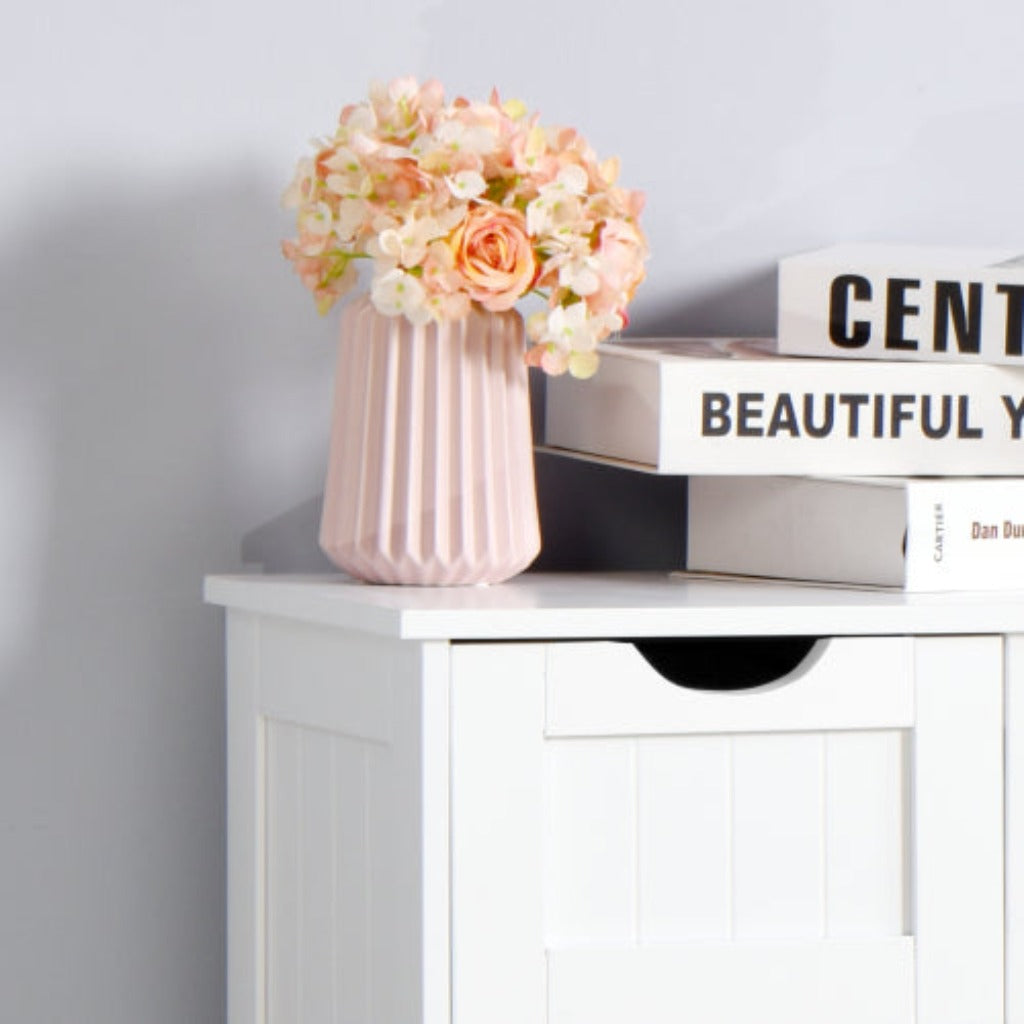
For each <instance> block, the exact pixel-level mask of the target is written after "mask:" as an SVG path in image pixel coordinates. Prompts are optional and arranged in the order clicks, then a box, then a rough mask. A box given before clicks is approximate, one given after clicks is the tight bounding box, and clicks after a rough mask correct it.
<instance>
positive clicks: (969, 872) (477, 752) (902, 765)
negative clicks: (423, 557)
mask: <svg viewBox="0 0 1024 1024" xmlns="http://www.w3.org/2000/svg"><path fill="white" fill-rule="evenodd" d="M890 641H891V642H890ZM509 650H510V649H509V648H502V646H501V645H494V647H492V648H489V647H488V645H480V647H479V648H478V654H477V655H476V656H475V659H474V662H473V665H472V673H471V676H470V675H466V676H465V677H463V676H462V675H460V673H458V672H456V673H455V675H454V676H453V703H454V704H455V706H457V704H458V693H459V691H460V689H461V690H463V691H465V692H467V693H468V692H471V691H472V692H473V693H474V694H475V699H476V701H477V702H478V703H479V704H481V705H484V704H486V708H487V710H486V712H485V711H484V710H483V709H480V719H479V720H480V721H481V722H489V723H490V727H491V729H492V730H497V729H502V730H504V728H505V724H504V723H506V722H514V723H515V729H516V731H517V735H518V736H519V739H518V740H517V741H516V743H517V752H516V753H515V754H514V755H513V756H518V757H525V758H527V759H528V763H526V764H525V769H524V770H525V776H524V777H525V778H528V779H531V780H536V789H535V791H533V795H532V796H526V797H525V798H524V794H523V793H522V792H521V791H517V793H518V795H517V799H518V800H519V801H520V802H519V803H518V804H517V807H518V811H517V813H516V815H515V816H514V820H513V818H511V817H510V818H509V819H508V820H507V822H506V823H505V825H507V828H508V829H509V830H515V831H514V834H513V832H512V831H509V832H507V833H505V834H503V833H502V827H503V825H502V822H501V821H496V820H495V819H494V817H493V815H492V816H491V817H489V818H488V819H487V820H488V828H487V834H486V841H483V840H481V839H479V837H478V838H477V840H475V841H474V843H464V842H463V841H462V839H460V838H458V837H460V836H463V835H464V834H465V835H471V834H474V833H477V832H479V831H480V830H479V829H478V828H477V827H476V826H474V825H473V824H472V823H471V821H470V820H469V817H468V816H469V815H470V814H471V812H472V810H473V808H474V806H476V803H474V800H473V799H464V798H459V796H458V793H459V789H460V787H464V786H465V785H466V783H465V782H460V781H458V780H460V779H465V778H470V779H472V785H471V789H472V791H474V792H479V793H485V792H486V793H490V794H492V796H493V798H494V799H496V800H498V801H501V800H502V792H503V791H505V792H509V791H510V789H511V790H514V789H515V787H514V784H513V783H512V782H511V781H510V778H511V773H510V772H509V769H508V765H507V763H506V762H505V761H504V759H503V755H504V753H505V752H507V751H508V749H509V748H508V747H507V741H506V740H502V741H500V742H499V743H497V745H496V746H495V747H494V748H493V749H489V744H487V743H484V742H481V741H477V742H475V743H466V744H463V745H462V746H461V750H462V754H463V755H465V756H460V754H459V749H460V748H459V746H458V745H456V742H455V741H456V739H457V736H458V734H459V731H460V730H464V731H465V730H468V729H469V728H470V719H471V718H472V717H473V716H467V717H466V718H465V720H461V716H460V715H458V714H455V715H453V722H454V723H455V724H454V726H453V762H452V771H453V778H454V779H455V780H456V781H455V783H454V786H455V789H454V793H455V797H454V798H453V805H452V827H453V842H454V843H455V844H456V848H458V849H460V850H461V851H462V854H461V856H462V858H463V859H462V861H461V863H462V864H463V865H465V864H466V863H468V862H470V861H471V860H472V859H473V858H474V857H476V856H484V855H486V858H487V871H488V872H489V873H490V875H491V877H493V878H500V879H501V893H502V895H501V900H502V901H503V902H504V903H507V904H509V905H519V904H525V905H530V901H531V900H532V899H534V898H535V897H534V887H535V886H536V884H537V878H536V861H535V860H534V857H535V856H536V851H538V850H539V851H540V852H541V858H542V863H543V870H542V880H543V883H542V888H543V892H542V896H543V912H542V914H540V915H539V917H538V918H537V923H536V925H535V927H536V929H537V933H536V934H533V933H529V934H528V929H527V930H526V931H521V932H520V933H519V934H520V938H519V940H517V941H518V945H519V947H520V948H519V951H518V952H517V953H516V954H515V963H516V964H517V965H518V967H517V969H518V970H519V972H520V973H519V975H518V977H520V978H524V977H525V978H528V979H530V980H529V986H530V987H531V990H534V991H535V990H536V989H537V987H538V986H539V987H540V989H541V991H546V993H547V1000H546V1007H547V1008H546V1010H544V1011H542V1012H541V1013H540V1014H539V1015H537V1014H536V1013H535V1014H534V1015H531V1016H520V1018H519V1019H521V1020H526V1019H529V1020H530V1021H533V1020H537V1021H543V1022H545V1024H583V1022H584V1021H586V1022H587V1024H633V1022H634V1021H636V1020H643V1021H644V1024H662V1022H664V1024H668V1022H669V1021H672V1022H673V1024H674V1022H676V1021H678V1020H680V1019H696V1020H700V1021H701V1022H702V1024H705V1022H711V1024H714V1022H716V1021H719V1020H721V1021H723V1022H724V1021H729V1022H730V1024H734V1022H742V1021H745V1020H749V1021H751V1022H754V1021H756V1022H757V1024H765V1022H769V1024H770V1022H771V1021H775V1020H779V1021H782V1020H785V1021H787V1024H789V1022H791V1021H793V1020H810V1019H818V1020H828V1021H829V1022H830V1024H837V1022H839V1024H843V1022H846V1021H849V1022H850V1024H852V1022H853V1021H858V1022H861V1021H864V1020H871V1021H872V1022H877V1021H882V1022H891V1024H947V1022H948V1024H954V1022H955V1021H960V1020H971V1021H972V1022H978V1024H1001V1021H1002V998H1003V997H1002V987H1003V966H1002V944H1003V926H1002V873H1003V872H1002V852H1001V850H1002V774H1001V773H1002V767H1001V766H1002V728H1003V722H1002V693H1001V691H1002V642H1001V640H1000V639H998V638H984V637H982V638H975V637H967V638H945V637H936V638H929V639H924V640H911V639H909V638H888V640H885V641H873V640H859V639H856V638H854V639H850V640H848V641H847V642H844V643H843V644H842V645H839V646H834V647H831V648H830V650H831V651H832V654H833V655H835V657H834V658H833V660H832V661H831V662H828V661H827V660H824V659H822V660H819V661H818V662H817V665H816V667H815V668H814V671H813V672H809V673H808V674H807V675H806V676H805V677H801V680H800V681H799V686H798V687H797V688H795V689H793V690H791V691H790V692H789V695H788V696H786V698H785V699H784V700H782V699H773V700H765V699H763V698H766V697H768V696H769V693H770V692H775V693H776V694H781V693H783V692H785V686H783V687H781V688H778V687H777V688H775V690H774V691H764V692H761V693H751V694H739V693H731V694H689V693H686V692H682V693H680V691H678V690H676V689H675V688H672V687H671V686H670V685H669V684H666V683H665V682H664V680H661V679H660V678H656V674H654V675H653V676H652V675H650V674H649V673H650V672H653V670H650V669H649V666H646V665H643V666H641V665H639V664H638V663H637V662H636V661H635V660H634V657H633V656H634V655H635V652H634V651H631V650H630V648H629V647H628V646H624V645H612V644H603V643H595V644H566V645H559V644H551V645H547V658H546V659H544V662H543V663H542V664H540V665H538V662H537V660H536V659H535V658H533V657H532V655H531V659H530V665H529V671H528V673H526V675H528V676H529V682H528V683H526V682H525V676H524V673H523V672H522V671H520V672H517V673H516V685H515V686H513V687H512V688H511V689H509V687H508V686H507V685H502V684H500V683H498V682H496V681H494V682H493V685H492V680H494V679H495V678H496V674H497V673H499V672H502V671H505V669H503V668H501V666H502V665H503V664H504V663H505V658H506V655H507V654H508V652H509ZM535 650H536V648H531V651H535ZM622 650H625V651H626V653H625V654H622V653H621V651H622ZM610 652H611V653H610ZM616 652H617V653H616ZM837 652H838V653H842V658H838V653H837ZM861 655H863V657H861ZM462 657H463V658H465V655H463V656H462ZM837 659H838V660H837ZM517 660H518V663H519V664H520V666H521V668H522V667H524V666H525V662H524V660H523V658H522V657H521V656H520V657H518V658H517ZM463 664H464V667H465V668H467V669H469V668H470V661H469V660H464V662H463ZM591 671H592V674H591V675H587V673H588V672H591ZM623 673H624V674H623ZM538 677H540V678H543V680H544V683H543V691H544V693H545V694H546V697H545V699H544V701H543V703H544V708H543V710H542V711H541V712H539V713H538V711H537V683H536V680H537V678H538ZM505 680H506V684H507V683H509V682H510V681H511V679H510V677H509V676H508V675H507V674H506V676H505ZM478 687H484V689H478ZM638 687H639V689H638ZM666 687H668V688H667V689H666ZM861 691H863V693H864V694H865V703H864V705H863V706H862V705H861V703H860V702H859V700H858V695H859V693H860V692H861ZM890 691H891V692H890ZM485 693H487V694H489V697H486V698H485V697H484V694H485ZM638 694H639V695H638ZM491 701H493V702H495V703H491ZM523 701H529V702H530V705H531V711H530V714H529V715H522V714H519V713H517V712H514V711H513V709H514V708H515V706H516V705H517V704H520V703H521V702H523ZM866 708H867V709H868V710H865V709H866ZM538 717H540V718H543V722H540V721H537V720H536V719H537V718H538ZM460 720H461V724H460ZM531 721H532V722H533V724H532V725H531V724H530V722H531ZM531 729H534V730H536V731H537V733H539V734H542V735H543V737H544V738H543V740H542V741H541V742H540V743H537V741H536V740H537V737H536V736H531V735H530V730H531ZM496 758H497V759H498V760H497V761H496V760H495V759H496ZM476 799H477V800H478V801H482V799H483V798H482V797H481V798H476ZM530 830H535V832H534V833H532V834H531V831H530ZM526 850H529V851H531V855H530V857H529V858H528V859H527V865H526V867H523V866H522V865H520V864H519V863H518V861H519V858H520V857H521V856H522V854H523V851H526ZM475 870H476V871H479V870H480V868H479V867H478V868H477V869H475ZM472 875H473V872H470V877H472ZM453 886H454V897H455V899H456V905H457V906H458V905H459V901H460V900H461V902H462V904H463V906H465V905H467V904H468V902H469V901H470V900H471V898H472V892H471V891H470V890H469V889H468V888H466V886H465V884H464V881H463V879H462V877H461V872H460V870H459V862H456V865H455V874H454V876H453ZM459 893H462V895H461V896H460V895H459ZM488 920H491V921H493V920H496V918H495V917H494V916H490V917H489V918H488ZM518 920H519V921H520V923H521V922H522V917H521V915H520V916H519V918H518ZM486 934H487V930H486V922H485V919H484V916H483V915H479V914H477V915H473V914H467V913H460V914H457V915H456V916H455V917H454V918H453V942H454V944H455V949H456V953H455V957H456V961H457V960H458V957H459V953H458V950H459V949H460V948H461V947H463V946H466V947H468V948H470V949H477V950H479V949H481V948H490V949H491V950H496V951H497V952H496V954H495V956H494V957H492V958H491V959H492V960H499V961H500V960H503V959H504V958H506V957H509V956H512V955H513V953H512V950H511V949H509V948H508V947H507V946H506V945H504V939H503V938H502V939H498V940H495V939H494V938H493V935H492V936H491V937H490V939H489V941H490V946H489V947H488V946H487V945H486V942H485V935H486ZM481 943H484V945H481ZM474 955H475V956H477V957H478V958H480V954H474ZM541 959H543V960H544V962H545V963H546V970H541V968H540V967H539V966H538V964H539V961H540V960H541ZM498 970H499V973H500V971H501V970H502V968H498ZM489 977H490V978H491V981H492V982H495V983H497V982H499V981H500V980H501V979H499V978H496V977H495V976H494V969H492V970H491V972H490V974H489ZM541 977H542V980H541V981H538V978H541ZM505 983H506V984H513V982H512V978H511V976H509V977H507V978H505ZM454 984H455V989H454V991H455V992H456V993H457V992H458V991H460V986H463V987H465V986H468V985H469V983H468V981H467V980H466V979H465V978H463V980H462V981H461V982H460V981H459V974H458V972H456V975H455V981H454ZM954 989H955V991H954ZM495 990H496V989H494V988H492V989H491V991H495ZM537 1001H539V997H536V996H535V999H534V1002H535V1003H536V1002H537ZM466 1005H467V1006H468V1004H466ZM475 1005H476V1006H477V1007H482V1006H483V996H482V994H481V995H480V998H479V999H478V1001H477V1003H476V1004H475ZM474 1019H475V1018H474V1017H473V1016H472V1015H470V1014H463V1013H460V1003H459V1001H458V1000H456V1002H455V1017H454V1020H455V1024H473V1021H474ZM510 1020H511V1018H510Z"/></svg>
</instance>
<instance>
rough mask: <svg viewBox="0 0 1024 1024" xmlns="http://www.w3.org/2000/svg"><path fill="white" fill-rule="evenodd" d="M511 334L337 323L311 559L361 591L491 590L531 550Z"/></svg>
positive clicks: (519, 371)
mask: <svg viewBox="0 0 1024 1024" xmlns="http://www.w3.org/2000/svg"><path fill="white" fill-rule="evenodd" d="M523 351H524V336H523V321H522V317H521V316H520V315H519V313H518V312H516V311H514V310H511V311H509V312H506V313H486V312H483V311H481V310H477V309H473V310H472V311H471V312H470V314H469V316H468V317H467V318H466V319H465V320H462V321H458V322H454V323H447V324H435V323H430V324H427V325H425V326H414V325H413V324H411V323H409V321H408V320H406V319H405V317H389V316H384V315H383V314H381V313H378V312H377V310H376V309H375V308H374V307H373V305H372V303H371V302H370V300H369V297H368V296H360V297H358V298H356V299H354V300H352V301H351V302H349V303H348V304H347V305H346V307H345V308H344V309H343V311H342V315H341V340H340V346H339V351H338V364H337V373H336V379H335V394H334V411H333V422H332V427H331V441H330V453H329V461H328V468H327V482H326V486H325V489H324V505H323V515H322V519H321V523H320V546H321V548H322V549H323V551H324V552H325V554H326V555H327V556H328V558H330V559H331V561H332V562H334V564H335V565H337V566H338V567H339V568H341V569H344V570H345V571H346V572H348V573H350V574H351V575H353V576H355V577H357V578H359V579H362V580H366V581H368V582H372V583H407V584H421V585H450V584H468V583H499V582H501V581H502V580H507V579H509V578H510V577H511V576H514V575H515V574H516V573H518V572H521V571H522V570H523V569H525V568H526V567H527V566H528V565H529V564H530V562H532V561H533V559H534V558H535V557H536V556H537V553H538V551H539V550H540V529H539V525H538V518H537V497H536V485H535V482H534V475H533V440H532V431H531V427H530V398H529V381H528V377H527V373H528V371H527V368H526V366H525V364H524V362H523Z"/></svg>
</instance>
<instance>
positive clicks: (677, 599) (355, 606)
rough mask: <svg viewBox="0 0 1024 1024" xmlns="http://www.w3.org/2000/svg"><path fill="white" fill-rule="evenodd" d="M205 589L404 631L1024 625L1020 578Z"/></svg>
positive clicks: (782, 631)
mask: <svg viewBox="0 0 1024 1024" xmlns="http://www.w3.org/2000/svg"><path fill="white" fill-rule="evenodd" d="M204 596H205V599H206V600H207V601H208V602H209V603H211V604H216V605H223V606H225V607H227V608H230V609H236V610H240V611H247V612H252V613H255V614H260V615H271V616H279V617H284V618H290V619H299V620H303V621H306V622H312V623H320V624H323V625H333V626H339V627H342V628H347V629H354V630H361V631H365V632H369V633H376V634H382V635H385V636H392V637H397V638H402V639H410V640H527V639H571V638H579V639H589V638H630V637H643V636H648V637H650V636H759V635H761V636H767V635H805V636H843V635H882V634H936V633H946V634H968V633H971V634H977V633H995V634H1002V633H1024V590H1020V591H1007V592H996V593H981V592H978V593H973V592H972V593H966V592H964V593H948V594H904V593H901V592H892V591H885V590H867V589H864V590H854V589H845V588H838V587H822V586H802V585H796V584H789V583H766V582H763V581H754V580H716V579H706V578H705V579H701V578H693V577H688V576H685V575H682V574H665V573H524V574H523V575H521V576H518V577H517V578H515V579H514V580H511V581H509V582H508V583H503V584H501V585H499V586H489V587H488V586H480V587H391V586H377V585H372V584H364V583H359V582H356V581H353V580H351V579H349V578H347V577H345V576H342V575H337V576H333V575H322V576H276V575H275V576H271V575H245V576H209V577H207V579H206V581H205V588H204Z"/></svg>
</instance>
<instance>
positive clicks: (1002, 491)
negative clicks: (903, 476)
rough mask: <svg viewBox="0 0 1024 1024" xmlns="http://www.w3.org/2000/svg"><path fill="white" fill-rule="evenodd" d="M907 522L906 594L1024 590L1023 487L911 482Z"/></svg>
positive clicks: (986, 482)
mask: <svg viewBox="0 0 1024 1024" xmlns="http://www.w3.org/2000/svg"><path fill="white" fill-rule="evenodd" d="M907 520H908V527H907V568H906V572H907V582H906V588H907V589H908V590H914V591H940V590H942V591H950V590H997V589H998V590H1003V589H1013V588H1021V587H1024V481H1020V480H1006V481H999V480H976V481H966V480H961V481H944V480H934V481H913V482H912V483H911V485H910V486H909V487H908V491H907Z"/></svg>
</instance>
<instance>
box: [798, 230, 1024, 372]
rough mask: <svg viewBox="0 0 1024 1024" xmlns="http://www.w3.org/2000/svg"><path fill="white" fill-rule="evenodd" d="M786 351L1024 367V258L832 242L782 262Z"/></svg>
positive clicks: (999, 252) (986, 251) (1002, 251)
mask: <svg viewBox="0 0 1024 1024" xmlns="http://www.w3.org/2000/svg"><path fill="white" fill-rule="evenodd" d="M778 269H779V281H778V338H779V351H780V352H783V353H786V354H788V355H801V356H827V357H830V358H846V359H849V358H853V359H904V360H907V359H909V360H939V361H953V362H981V363H1004V364H1008V365H1015V366H1021V365H1024V252H1022V251H1021V250H1014V249H1008V248H995V247H993V248H939V247H930V246H909V245H871V244H863V243H862V244H847V245H834V246H830V247H828V248H825V249H818V250H815V251H813V252H807V253H801V254H798V255H795V256H788V257H785V258H783V259H781V260H780V261H779V268H778Z"/></svg>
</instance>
